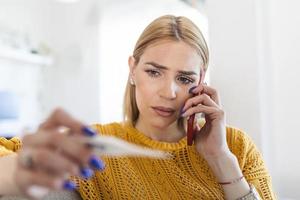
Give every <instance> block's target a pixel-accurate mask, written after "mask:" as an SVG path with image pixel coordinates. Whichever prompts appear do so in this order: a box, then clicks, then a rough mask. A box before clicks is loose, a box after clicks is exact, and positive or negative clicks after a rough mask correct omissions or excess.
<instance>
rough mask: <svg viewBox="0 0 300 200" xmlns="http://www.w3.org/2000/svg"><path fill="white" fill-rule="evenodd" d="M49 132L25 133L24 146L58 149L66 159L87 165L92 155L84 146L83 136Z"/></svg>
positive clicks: (90, 150)
mask: <svg viewBox="0 0 300 200" xmlns="http://www.w3.org/2000/svg"><path fill="white" fill-rule="evenodd" d="M47 132H51V133H49V134H47V133H43V134H34V135H27V136H25V137H24V138H23V144H24V147H27V146H28V147H30V148H33V147H36V148H38V147H44V148H47V147H48V148H50V149H52V150H53V149H58V150H59V153H61V154H64V155H65V156H66V157H68V159H70V160H73V161H74V162H76V163H77V164H79V165H83V166H85V165H87V164H88V162H89V159H90V157H92V149H91V148H89V147H88V146H86V145H85V144H84V143H83V142H82V141H83V140H84V136H76V137H75V136H66V135H63V134H60V133H57V132H55V131H47Z"/></svg>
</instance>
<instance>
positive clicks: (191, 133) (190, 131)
mask: <svg viewBox="0 0 300 200" xmlns="http://www.w3.org/2000/svg"><path fill="white" fill-rule="evenodd" d="M204 77H205V72H204V70H203V68H201V71H200V80H199V84H198V85H200V84H202V83H203V80H204ZM199 94H201V92H200V93H199ZM199 94H196V95H193V97H195V96H197V95H199ZM194 121H195V114H192V115H191V116H190V117H189V119H188V121H187V144H188V145H189V146H191V145H193V143H194V140H195V137H196V129H195V128H194Z"/></svg>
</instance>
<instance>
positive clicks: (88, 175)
mask: <svg viewBox="0 0 300 200" xmlns="http://www.w3.org/2000/svg"><path fill="white" fill-rule="evenodd" d="M80 174H81V176H82V177H83V178H85V179H89V178H91V177H92V176H93V174H94V171H93V170H91V169H90V168H82V169H80Z"/></svg>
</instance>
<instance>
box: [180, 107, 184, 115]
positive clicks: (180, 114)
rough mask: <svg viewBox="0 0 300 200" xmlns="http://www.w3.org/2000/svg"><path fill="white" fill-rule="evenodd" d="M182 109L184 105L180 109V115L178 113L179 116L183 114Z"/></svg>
mask: <svg viewBox="0 0 300 200" xmlns="http://www.w3.org/2000/svg"><path fill="white" fill-rule="evenodd" d="M183 108H184V105H183V106H182V107H181V108H180V113H179V115H180V116H182V114H183V113H184V110H183Z"/></svg>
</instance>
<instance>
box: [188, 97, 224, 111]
mask: <svg viewBox="0 0 300 200" xmlns="http://www.w3.org/2000/svg"><path fill="white" fill-rule="evenodd" d="M198 104H203V105H207V106H213V107H218V105H217V104H216V103H215V102H214V101H213V100H212V99H211V98H210V97H209V96H208V95H206V94H201V95H197V96H195V97H192V98H190V99H188V100H187V101H186V103H185V105H184V107H183V111H186V110H187V109H189V108H191V107H193V106H196V105H198Z"/></svg>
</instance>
